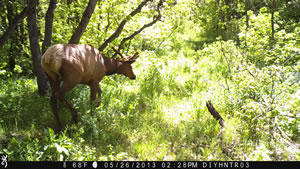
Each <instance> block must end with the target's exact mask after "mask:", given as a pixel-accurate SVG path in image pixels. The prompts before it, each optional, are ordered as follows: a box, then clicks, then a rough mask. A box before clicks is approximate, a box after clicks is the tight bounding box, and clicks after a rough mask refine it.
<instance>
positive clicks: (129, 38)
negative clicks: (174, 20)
mask: <svg viewBox="0 0 300 169" xmlns="http://www.w3.org/2000/svg"><path fill="white" fill-rule="evenodd" d="M162 5H163V1H162V0H160V1H159V3H158V4H157V8H156V10H157V12H158V15H157V16H154V17H153V20H152V21H151V22H149V23H147V24H145V25H144V26H142V27H141V28H140V29H139V30H137V31H135V32H134V33H133V34H131V35H130V36H127V37H126V38H124V39H123V40H122V41H121V43H120V45H119V50H120V49H122V48H123V45H124V43H125V42H126V41H128V40H131V39H133V38H134V37H135V36H136V35H138V34H139V33H141V32H142V31H143V30H144V29H145V28H148V27H150V26H152V25H153V24H155V23H156V22H157V21H159V20H160V18H161V13H160V7H161V6H162Z"/></svg>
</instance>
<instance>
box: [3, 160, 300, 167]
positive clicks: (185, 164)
mask: <svg viewBox="0 0 300 169" xmlns="http://www.w3.org/2000/svg"><path fill="white" fill-rule="evenodd" d="M0 168H4V166H3V165H0ZM19 168H22V169H32V168H41V169H46V168H55V169H56V168H57V169H95V168H99V169H100V168H101V169H117V168H118V169H133V168H138V169H160V168H162V169H229V168H230V169H252V168H253V169H267V168H272V169H277V168H278V169H284V168H287V169H292V168H300V162H299V161H282V162H277V161H267V162H256V161H100V162H99V161H95V162H93V161H66V162H51V161H49V162H48V161H47V162H46V161H42V162H38V161H36V162H20V161H8V163H7V169H19Z"/></svg>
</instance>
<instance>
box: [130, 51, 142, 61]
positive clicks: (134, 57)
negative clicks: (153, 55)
mask: <svg viewBox="0 0 300 169" xmlns="http://www.w3.org/2000/svg"><path fill="white" fill-rule="evenodd" d="M138 57H139V52H136V53H135V54H134V55H132V56H131V57H130V58H129V59H128V60H130V61H133V60H136V59H137V58H138Z"/></svg>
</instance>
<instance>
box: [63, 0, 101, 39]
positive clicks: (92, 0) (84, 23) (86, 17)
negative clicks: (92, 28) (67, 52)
mask: <svg viewBox="0 0 300 169" xmlns="http://www.w3.org/2000/svg"><path fill="white" fill-rule="evenodd" d="M97 1H98V0H90V1H89V4H88V6H87V7H86V9H85V11H84V13H83V16H82V18H81V21H80V23H79V25H78V27H77V28H76V30H75V32H74V33H73V35H72V37H71V39H70V41H69V43H78V42H79V40H80V38H81V36H82V34H83V32H84V31H85V29H86V27H87V25H88V23H89V21H90V18H91V16H92V14H93V12H94V10H95V7H96V4H97Z"/></svg>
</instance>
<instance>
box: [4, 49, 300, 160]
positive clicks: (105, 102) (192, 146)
mask: <svg viewBox="0 0 300 169" xmlns="http://www.w3.org/2000/svg"><path fill="white" fill-rule="evenodd" d="M204 51H205V50H204ZM214 55H215V54H214V53H213V54H211V55H207V56H202V54H201V53H200V54H199V53H196V52H192V51H191V52H190V54H189V55H188V56H185V55H184V54H183V53H178V54H176V56H159V57H158V56H156V57H154V56H155V54H154V53H151V52H148V53H146V52H145V53H144V54H143V55H142V56H141V57H140V59H139V60H138V61H137V63H135V64H134V71H135V73H136V75H137V79H136V80H134V81H132V80H129V79H128V78H126V77H123V76H120V75H114V76H110V77H105V78H104V80H103V81H102V82H101V84H100V86H101V89H102V102H101V106H100V107H98V108H96V109H95V110H94V111H93V112H92V111H91V110H90V90H89V88H88V87H87V86H84V85H78V86H77V87H76V88H74V89H73V90H72V91H71V92H69V93H68V94H67V99H68V100H69V101H70V102H71V104H72V105H73V106H74V107H75V108H76V110H77V111H79V113H80V121H79V123H78V124H73V123H72V120H71V113H70V112H69V111H68V110H67V109H66V108H64V107H63V106H62V104H60V117H61V119H62V122H63V124H65V125H66V130H64V131H62V132H59V133H54V131H53V129H56V121H55V119H54V117H53V114H52V112H51V109H50V104H49V96H47V97H40V96H38V94H37V86H36V82H35V79H32V78H27V77H18V78H17V77H16V78H15V79H12V78H11V79H8V80H7V81H1V83H0V87H1V88H0V110H1V120H0V153H8V154H9V158H10V159H11V160H299V159H300V157H299V141H295V140H294V141H291V140H289V141H288V143H289V144H285V143H286V138H284V137H282V136H281V135H280V133H279V132H278V131H275V129H274V135H273V136H272V137H270V135H271V134H269V133H268V132H267V131H269V128H268V126H266V125H267V124H266V123H267V122H265V121H264V119H261V117H264V116H265V117H268V116H267V115H263V116H260V117H257V116H258V114H260V110H258V109H259V108H258V109H253V108H255V106H254V107H253V105H252V104H248V103H251V102H250V101H249V96H245V95H246V94H248V93H247V92H248V91H246V90H251V88H250V89H249V88H247V87H249V86H248V84H241V83H239V80H234V79H233V80H228V79H227V80H228V83H229V84H228V86H229V87H230V91H228V89H227V88H226V75H224V69H225V70H226V69H227V66H226V65H225V66H224V65H222V64H225V63H223V62H222V63H221V62H220V59H219V58H218V57H217V56H214ZM170 58H173V59H170ZM218 65H220V66H218ZM222 74H223V75H222ZM234 75H236V76H239V74H234ZM241 76H243V75H241ZM247 78H250V75H247ZM247 78H245V79H247ZM247 81H249V79H248V80H247ZM249 83H250V82H249ZM250 87H251V86H250ZM295 91H297V89H296V90H294V92H291V93H290V94H286V98H287V99H286V100H291V101H292V102H291V103H290V104H289V105H290V106H291V108H290V109H289V111H292V112H293V111H296V107H297V105H298V106H299V98H293V97H294V96H295ZM260 92H261V94H264V93H263V91H260ZM207 100H211V101H212V103H213V104H214V105H215V107H216V109H217V110H218V111H219V112H220V113H221V116H222V117H223V118H224V119H225V121H226V128H224V129H223V130H222V129H221V127H220V125H219V123H218V121H216V120H215V119H214V118H213V117H212V116H211V115H210V114H209V112H208V110H207V108H206V106H205V102H206V101H207ZM252 102H253V99H252ZM256 103H258V102H256ZM280 103H281V102H280ZM284 103H286V102H284ZM251 105H252V107H251ZM245 106H246V107H245ZM247 106H248V107H247ZM249 106H250V107H249ZM293 106H294V107H293ZM275 109H276V108H275ZM278 120H279V124H280V125H281V123H284V122H286V119H282V118H281V117H280V116H278ZM291 120H294V119H293V118H292V119H291ZM266 121H267V120H266ZM288 125H289V126H286V125H285V124H282V125H281V127H282V128H283V129H284V131H286V132H287V133H288V134H289V135H290V136H293V137H296V138H297V137H298V138H299V133H298V129H297V125H299V121H298V122H297V121H296V122H294V121H293V122H290V123H288ZM295 127H296V129H295ZM293 130H294V132H292V131H293ZM293 147H294V148H295V147H296V149H294V150H293V151H290V150H291V149H292V148H293Z"/></svg>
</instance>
